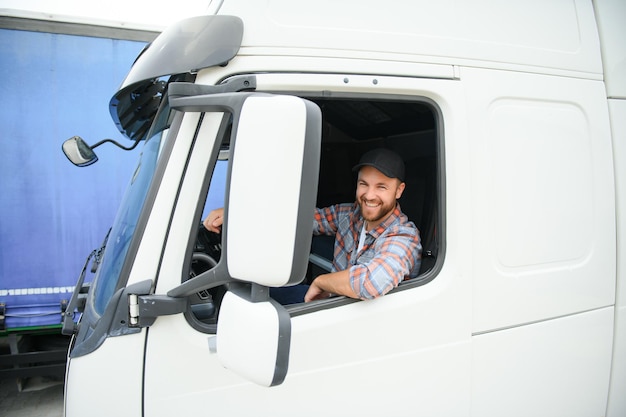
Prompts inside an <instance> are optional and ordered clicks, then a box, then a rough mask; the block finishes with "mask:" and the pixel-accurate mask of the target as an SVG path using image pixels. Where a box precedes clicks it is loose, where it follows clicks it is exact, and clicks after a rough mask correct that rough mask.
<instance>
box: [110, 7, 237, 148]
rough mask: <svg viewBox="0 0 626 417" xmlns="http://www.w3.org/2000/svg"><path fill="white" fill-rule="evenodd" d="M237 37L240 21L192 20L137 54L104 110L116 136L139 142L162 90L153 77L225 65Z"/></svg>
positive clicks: (222, 18)
mask: <svg viewBox="0 0 626 417" xmlns="http://www.w3.org/2000/svg"><path fill="white" fill-rule="evenodd" d="M242 38H243V21H242V20H241V19H240V18H238V17H235V16H196V17H191V18H188V19H185V20H181V21H180V22H178V23H176V24H174V25H172V26H170V27H169V28H167V29H165V31H163V33H161V34H160V35H159V36H158V37H157V38H156V39H155V40H154V41H153V42H152V43H150V44H149V45H147V46H146V47H145V48H144V50H143V51H142V52H141V53H140V54H139V56H138V57H137V59H136V60H135V63H134V64H133V66H132V68H131V69H130V71H129V73H128V75H127V76H126V79H125V80H124V82H123V83H122V85H121V86H120V88H119V90H118V91H117V93H116V94H115V95H114V96H113V97H112V98H111V101H110V103H109V111H110V113H111V117H112V118H113V121H114V122H115V124H116V125H117V127H118V129H119V130H120V132H122V134H124V135H125V136H127V137H128V138H129V139H131V140H142V139H145V138H146V135H147V133H148V130H149V126H150V125H151V124H152V120H153V119H154V117H155V115H156V111H157V110H158V108H159V104H160V103H161V99H162V98H163V93H164V91H165V89H166V84H165V82H163V81H161V80H159V78H160V77H164V76H170V75H178V74H189V73H194V72H196V71H198V70H201V69H203V68H209V67H213V66H216V65H222V64H225V63H227V62H228V61H230V60H231V59H232V58H233V57H234V56H235V55H237V52H238V51H239V48H240V46H241V40H242Z"/></svg>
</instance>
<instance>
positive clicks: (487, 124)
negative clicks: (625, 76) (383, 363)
mask: <svg viewBox="0 0 626 417" xmlns="http://www.w3.org/2000/svg"><path fill="white" fill-rule="evenodd" d="M462 76H463V80H464V82H466V83H467V84H466V86H467V92H468V98H467V100H468V108H469V111H470V114H469V117H468V120H469V121H470V142H471V160H472V191H473V195H472V206H473V209H472V218H473V219H474V220H473V226H474V230H473V234H474V242H473V244H472V248H473V252H474V253H473V259H474V272H473V276H474V319H473V320H474V324H473V331H474V332H475V333H476V332H483V331H488V330H492V329H498V328H505V327H509V326H515V325H519V324H522V323H528V322H533V321H537V320H543V319H546V318H550V317H558V316H563V315H567V314H572V313H576V312H581V311H586V310H590V309H595V308H600V307H604V306H608V305H611V304H613V302H614V296H615V294H614V292H615V232H614V230H615V211H614V188H613V187H614V182H613V171H612V152H611V142H610V132H609V129H608V113H607V107H606V100H605V98H604V88H603V85H602V83H601V82H596V81H585V80H579V79H568V78H562V77H547V76H537V75H529V74H521V73H503V72H498V71H476V70H472V69H464V70H463V74H462Z"/></svg>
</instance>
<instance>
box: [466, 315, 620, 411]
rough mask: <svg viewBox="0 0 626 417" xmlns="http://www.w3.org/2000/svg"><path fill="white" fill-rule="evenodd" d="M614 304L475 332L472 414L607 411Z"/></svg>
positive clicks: (473, 343) (473, 344)
mask: <svg viewBox="0 0 626 417" xmlns="http://www.w3.org/2000/svg"><path fill="white" fill-rule="evenodd" d="M612 323H613V308H612V307H608V308H604V309H601V310H596V311H592V312H587V313H583V314H578V315H574V316H569V317H564V318H560V319H555V320H549V321H546V322H542V323H536V324H532V325H527V326H521V327H516V328H513V329H507V330H501V331H497V332H493V333H486V334H483V335H479V336H475V337H474V338H473V342H472V347H473V349H472V362H473V363H472V415H473V416H476V417H490V416H493V417H496V416H504V415H506V416H511V417H514V416H520V417H522V416H523V417H527V416H537V417H539V416H568V417H576V416H580V417H585V416H602V415H604V413H605V409H606V397H607V395H606V393H607V391H608V384H609V375H610V365H611V349H612V340H613V324H612Z"/></svg>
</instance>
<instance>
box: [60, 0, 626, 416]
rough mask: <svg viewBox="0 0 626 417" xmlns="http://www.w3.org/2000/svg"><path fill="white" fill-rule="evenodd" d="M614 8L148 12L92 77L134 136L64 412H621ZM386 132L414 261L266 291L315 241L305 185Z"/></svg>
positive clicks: (618, 90) (301, 269) (262, 7)
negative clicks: (418, 266)
mask: <svg viewBox="0 0 626 417" xmlns="http://www.w3.org/2000/svg"><path fill="white" fill-rule="evenodd" d="M625 23H626V5H625V3H624V2H622V1H617V0H615V1H612V0H597V1H591V0H552V1H549V2H546V1H541V0H533V1H524V2H519V1H518V2H513V1H497V0H476V1H465V2H455V1H437V2H433V1H387V2H378V1H356V0H353V1H348V0H341V1H329V0H321V1H316V2H299V1H292V0H267V1H254V0H247V1H245V0H224V1H213V2H211V4H210V6H209V8H208V11H207V14H206V15H204V16H197V17H192V18H189V19H186V20H184V21H181V22H179V23H177V24H175V25H173V26H172V27H170V28H168V29H166V30H165V31H164V32H163V33H162V34H161V35H160V36H159V37H158V38H157V39H156V40H155V41H154V42H152V43H151V44H150V45H149V46H148V47H147V48H146V49H145V50H144V51H143V52H142V54H141V55H140V56H139V57H138V58H137V60H136V61H135V63H134V64H133V66H132V68H131V70H130V72H129V74H128V76H127V78H126V79H125V80H124V82H123V83H122V85H121V87H120V89H119V91H118V92H117V93H116V94H115V95H114V97H113V99H112V100H111V107H110V108H111V114H112V116H113V119H114V120H115V122H116V123H117V124H118V127H119V129H120V131H121V132H122V133H123V134H124V135H126V136H127V137H128V138H130V139H131V140H133V141H144V142H145V144H144V145H143V152H142V156H141V158H140V161H139V163H138V165H137V169H136V171H135V173H134V175H133V177H132V179H131V181H130V185H129V188H128V191H127V194H126V196H125V197H124V200H123V202H122V204H121V207H120V209H119V212H118V215H117V218H116V220H115V222H114V224H113V226H112V229H111V232H110V235H109V237H108V243H106V245H105V246H104V247H103V256H102V258H101V259H100V260H99V265H98V270H97V272H96V275H95V278H94V280H93V283H92V284H91V285H90V286H86V285H83V284H82V279H79V282H78V284H77V290H76V291H75V292H74V297H73V298H72V300H71V303H70V307H71V310H73V309H74V308H77V309H79V310H80V311H81V312H82V316H81V319H80V321H79V323H73V321H72V319H71V316H70V313H68V318H67V320H66V321H65V331H66V332H67V333H72V332H75V336H74V339H73V343H72V346H71V351H70V355H69V361H68V367H67V376H66V394H65V395H66V399H65V413H66V415H67V416H79V415H86V414H88V415H90V416H99V415H102V416H111V415H120V416H122V415H123V416H145V417H158V416H170V415H231V416H242V415H255V416H262V415H263V416H265V415H267V416H291V415H302V416H308V415H346V416H347V415H358V416H370V415H371V416H381V415H387V416H405V415H406V416H415V415H424V416H454V417H459V416H476V417H485V416H497V417H499V416H503V415H506V416H524V417H526V416H568V417H571V416H607V417H619V416H624V415H626V396H625V395H624V393H625V392H626V277H625V274H626V272H625V271H624V268H625V266H626V265H625V264H624V262H625V261H626V249H625V246H624V241H626V222H625V221H624V219H622V218H621V214H623V213H624V211H625V209H626V191H625V186H626V185H625V183H624V181H625V179H626V172H625V171H624V170H625V169H626V71H625V68H624V62H626V61H625V58H626V48H624V46H623V45H624V44H623V42H624V39H626V29H625V28H626V24H625ZM381 146H382V147H387V148H390V149H393V150H395V151H397V152H398V153H400V154H401V155H402V157H403V159H404V161H405V164H406V169H407V178H406V190H405V193H404V195H403V196H402V198H401V200H400V204H401V207H402V210H403V211H404V212H405V213H407V215H408V216H409V218H410V219H411V220H413V221H414V222H415V224H416V225H417V226H418V228H419V229H420V232H421V238H422V245H423V254H422V271H421V274H420V276H419V277H418V278H415V279H411V280H407V281H405V282H403V283H401V284H400V286H399V287H398V288H396V289H395V290H393V291H392V292H390V293H389V294H387V295H385V296H383V297H380V298H378V299H375V300H372V301H359V300H353V299H349V298H346V297H331V298H330V299H327V300H322V301H315V302H311V303H302V304H295V305H289V306H282V305H280V304H278V303H277V302H275V301H274V300H272V299H271V298H269V297H268V288H270V287H280V286H288V285H293V284H296V283H299V282H308V281H310V280H311V279H313V278H314V277H315V276H316V275H317V274H319V273H320V271H323V270H324V269H325V268H327V267H328V264H329V261H330V260H331V258H332V245H333V242H332V241H330V242H329V241H328V240H325V239H323V238H318V237H315V238H312V237H311V223H312V212H313V208H314V207H315V206H326V205H328V204H332V203H340V202H350V201H353V199H354V183H355V178H354V176H353V175H354V174H353V173H352V172H351V167H352V166H353V165H354V164H355V163H356V162H357V161H358V158H359V157H360V155H361V154H362V153H363V152H365V151H367V150H369V149H372V148H374V147H381ZM64 148H65V150H66V154H68V156H69V157H70V158H71V159H73V160H74V162H75V163H77V164H79V165H87V164H89V163H91V162H92V161H93V159H94V158H95V154H94V152H93V148H91V147H89V146H88V145H87V144H86V143H85V142H84V141H82V140H81V139H80V138H78V137H74V138H72V139H70V140H68V141H67V142H66V144H65V145H64ZM216 196H217V197H216ZM221 205H223V206H224V208H225V223H224V226H223V230H222V233H221V234H219V235H216V234H211V233H208V232H207V231H206V230H205V229H203V228H202V227H201V220H202V219H203V216H204V213H206V211H207V210H209V209H210V208H211V207H217V206H221ZM86 265H87V264H86Z"/></svg>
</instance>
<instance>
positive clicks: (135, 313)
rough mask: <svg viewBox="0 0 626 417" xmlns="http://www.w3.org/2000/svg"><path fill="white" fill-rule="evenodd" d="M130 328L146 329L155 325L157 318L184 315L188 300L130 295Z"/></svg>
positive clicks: (152, 295)
mask: <svg viewBox="0 0 626 417" xmlns="http://www.w3.org/2000/svg"><path fill="white" fill-rule="evenodd" d="M128 310H129V322H128V326H129V327H138V328H144V327H149V326H152V325H153V324H154V322H155V321H156V319H157V317H160V316H169V315H172V314H179V313H184V312H185V311H186V310H187V299H186V298H174V297H169V296H167V295H155V294H151V295H137V294H129V295H128Z"/></svg>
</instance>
